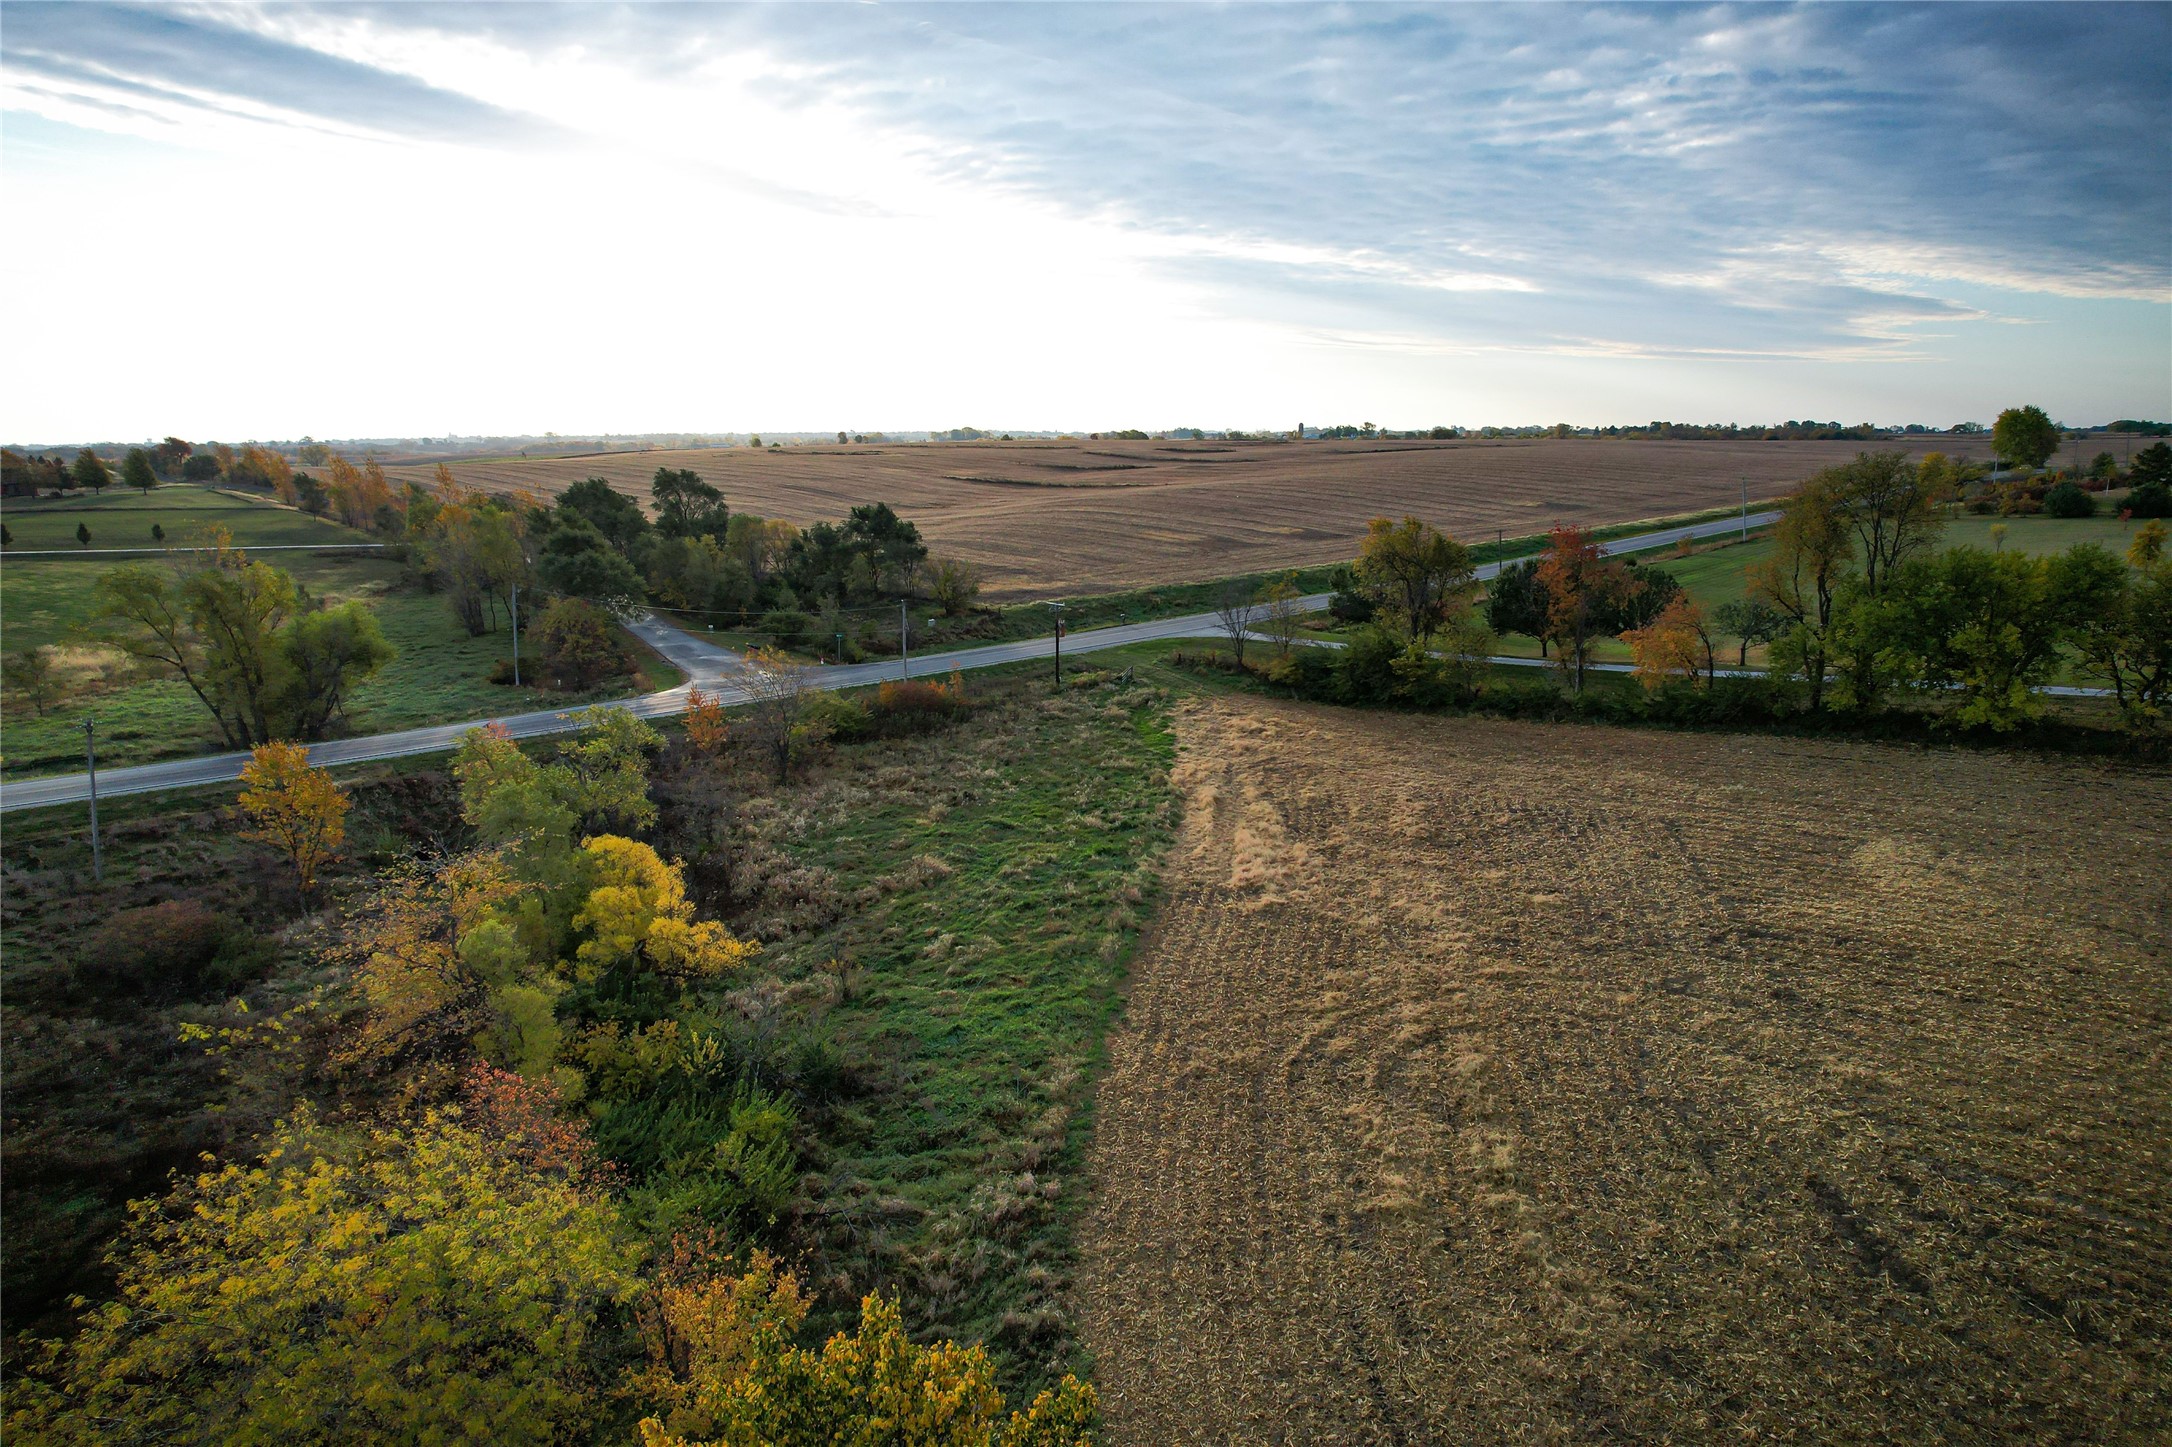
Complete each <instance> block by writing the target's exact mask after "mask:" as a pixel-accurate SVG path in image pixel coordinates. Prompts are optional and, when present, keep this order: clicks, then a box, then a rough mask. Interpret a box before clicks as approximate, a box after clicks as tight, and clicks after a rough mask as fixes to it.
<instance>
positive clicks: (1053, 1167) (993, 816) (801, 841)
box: [660, 676, 1174, 1387]
mask: <svg viewBox="0 0 2172 1447" xmlns="http://www.w3.org/2000/svg"><path fill="white" fill-rule="evenodd" d="M968 687H969V689H970V690H971V692H972V694H973V695H974V696H975V697H976V699H977V704H976V707H975V710H974V712H973V714H972V716H971V717H969V718H968V719H966V720H965V721H963V722H960V723H957V724H954V725H952V726H950V727H948V728H947V729H944V730H942V731H940V732H937V733H933V734H929V735H926V736H923V737H917V738H906V739H896V740H889V741H882V742H874V743H867V744H857V745H852V746H849V747H843V748H839V749H837V750H836V751H835V752H834V755H833V756H832V758H831V759H830V761H829V762H828V763H827V764H826V765H825V766H823V767H821V768H820V769H818V770H817V771H816V772H815V774H814V775H813V777H811V778H810V779H809V780H808V781H807V782H806V783H804V784H800V785H795V786H792V787H788V788H785V789H782V790H778V791H774V792H767V791H765V792H758V793H751V794H749V795H748V796H747V797H746V798H745V799H744V801H743V802H742V803H740V804H739V805H738V820H739V827H738V829H737V830H736V831H734V832H733V834H732V835H731V837H730V838H729V839H728V840H727V841H725V842H724V843H722V844H721V845H720V846H719V847H721V848H724V849H726V850H729V851H731V852H732V854H733V857H732V858H731V859H730V860H729V875H730V878H731V880H732V881H733V884H732V889H733V893H734V894H735V896H737V898H736V900H735V904H736V908H735V910H734V911H733V915H732V917H733V918H734V923H735V926H736V927H737V928H738V929H740V931H741V932H742V933H745V934H749V935H752V936H754V937H756V938H759V939H761V940H763V941H764V942H765V952H764V954H763V956H762V958H761V973H762V976H763V978H761V979H760V980H758V981H757V982H756V983H754V984H751V985H743V986H741V988H740V989H739V990H738V991H737V992H736V994H735V996H734V1000H733V1002H732V1006H733V1008H734V1009H736V1010H737V1011H738V1013H740V1014H741V1015H746V1014H747V1013H748V1012H750V1011H752V1012H756V1013H760V1012H764V1011H768V1010H771V1009H776V1010H777V1011H778V1016H777V1022H776V1024H775V1026H774V1028H776V1029H779V1030H800V1029H805V1030H810V1031H812V1032H814V1033H815V1034H817V1035H818V1036H819V1037H820V1038H821V1039H822V1040H823V1041H824V1042H825V1044H826V1045H827V1047H828V1048H829V1049H830V1050H832V1051H833V1052H834V1053H835V1055H836V1057H837V1058H839V1059H840V1060H842V1061H843V1062H844V1064H845V1067H846V1069H847V1071H848V1072H849V1073H850V1075H851V1077H852V1078H853V1080H854V1081H855V1082H856V1086H855V1088H854V1089H852V1090H850V1091H848V1092H847V1093H846V1094H845V1095H844V1096H843V1097H842V1098H839V1099H836V1100H834V1101H830V1102H820V1103H815V1104H813V1105H812V1106H811V1107H810V1108H808V1109H807V1120H808V1124H809V1133H810V1141H809V1146H808V1150H807V1155H806V1163H807V1166H808V1169H809V1174H808V1177H807V1180H806V1183H805V1186H804V1195H805V1198H806V1201H807V1211H806V1215H805V1217H804V1230H803V1232H802V1233H801V1243H802V1245H803V1248H804V1249H805V1250H806V1252H807V1253H808V1256H807V1260H808V1264H809V1266H810V1268H811V1271H810V1274H811V1276H812V1278H813V1280H814V1282H815V1283H816V1284H817V1285H818V1286H819V1287H820V1289H821V1293H822V1301H823V1311H822V1315H823V1317H824V1319H823V1321H822V1322H821V1323H820V1324H822V1325H824V1326H828V1325H835V1324H838V1323H840V1322H842V1321H843V1320H845V1313H846V1312H847V1311H848V1310H849V1309H850V1308H851V1307H852V1306H853V1305H854V1304H856V1303H857V1300H858V1298H859V1296H860V1295H861V1294H863V1293H865V1292H868V1291H894V1292H896V1293H897V1294H898V1295H899V1296H900V1297H901V1298H902V1299H903V1301H904V1303H905V1309H906V1311H907V1314H908V1318H909V1319H910V1320H911V1321H912V1322H913V1323H914V1325H915V1327H916V1329H918V1330H922V1331H925V1332H927V1333H934V1334H941V1335H946V1336H954V1337H957V1338H958V1339H960V1340H977V1341H981V1342H985V1343H986V1344H987V1345H988V1346H989V1348H990V1350H991V1352H992V1353H993V1354H994V1355H995V1357H996V1360H997V1362H998V1364H999V1366H1000V1367H1001V1369H1002V1371H1003V1374H1004V1376H1005V1377H1006V1378H1007V1379H1009V1381H1010V1382H1011V1383H1012V1384H1014V1385H1017V1386H1020V1387H1037V1386H1040V1385H1045V1384H1046V1383H1047V1382H1048V1381H1049V1380H1050V1379H1051V1378H1052V1377H1053V1376H1056V1375H1060V1373H1061V1372H1062V1371H1063V1370H1064V1369H1065V1368H1067V1367H1075V1366H1076V1365H1077V1363H1076V1361H1075V1359H1074V1346H1073V1342H1072V1324H1071V1320H1070V1317H1069V1314H1068V1313H1069V1308H1068V1291H1069V1282H1070V1279H1071V1275H1072V1270H1073V1266H1074V1248H1073V1244H1072V1231H1073V1226H1074V1223H1075V1220H1076V1217H1077V1214H1078V1212H1079V1210H1080V1208H1081V1206H1082V1204H1083V1199H1084V1194H1083V1185H1084V1181H1083V1177H1082V1173H1081V1163H1082V1159H1083V1157H1082V1151H1083V1147H1084V1143H1085V1139H1086V1135H1087V1133H1088V1129H1089V1123H1090V1120H1091V1109H1092V1091H1093V1082H1094V1080H1095V1079H1096V1077H1097V1075H1098V1072H1099V1069H1100V1065H1101V1061H1102V1041H1103V1035H1104V1032H1105V1030H1106V1028H1107V1026H1108V1023H1109V1021H1110V1019H1111V1018H1112V1016H1113V1015H1114V1013H1115V1011H1116V1010H1117V1008H1118V1005H1119V999H1120V991H1121V986H1122V982H1123V979H1124V973H1125V969H1126V966H1127V963H1128V961H1129V959H1130V956H1131V953H1132V950H1133V948H1134V947H1135V944H1136V942H1137V939H1138V936H1139V932H1140V930H1141V928H1142V926H1143V923H1144V920H1145V919H1146V917H1147V915H1148V913H1149V912H1150V910H1151V908H1152V905H1153V899H1154V894H1155V890H1156V882H1155V881H1156V874H1155V864H1156V861H1157V860H1158V858H1159V855H1160V853H1161V851H1162V849H1163V848H1164V846H1165V845H1166V843H1167V840H1168V837H1169V833H1170V829H1171V826H1172V817H1173V814H1172V803H1171V799H1170V795H1169V792H1168V785H1167V778H1168V771H1169V767H1170V763H1171V760H1172V756H1173V750H1174V745H1173V741H1172V735H1171V732H1170V722H1169V716H1168V711H1167V703H1166V696H1165V695H1164V694H1163V693H1161V692H1160V691H1158V690H1154V689H1147V688H1139V687H1132V688H1127V689H1117V688H1115V687H1113V686H1110V685H1106V684H1104V685H1101V686H1090V687H1085V688H1071V689H1067V690H1066V691H1065V692H1064V693H1063V694H1062V695H1061V696H1052V695H1050V694H1048V693H1046V692H1045V691H1044V690H1043V689H1041V688H1040V687H1039V686H1038V681H1037V680H1034V681H1031V682H1029V681H1028V680H1027V679H1024V678H1020V677H1017V676H1011V677H1003V678H993V679H991V678H987V677H985V676H982V677H975V678H973V679H972V680H971V682H970V683H969V685H968ZM660 793H661V795H662V797H664V798H665V800H666V805H667V808H666V821H667V826H668V823H669V820H670V817H671V814H672V812H673V811H672V809H671V807H670V801H671V797H672V790H671V788H670V787H669V786H666V787H665V788H663V789H662V790H661V791H660ZM689 842H691V841H689ZM682 852H690V851H682ZM716 863H717V861H716V860H714V859H711V860H710V861H709V864H710V865H711V866H714V865H715V864H716ZM690 869H691V871H692V873H693V875H694V877H696V878H700V877H704V870H703V867H702V864H701V862H700V861H699V860H693V861H690ZM710 873H712V874H713V869H712V870H711V871H710ZM778 1002H782V1003H781V1004H780V1003H778ZM764 1028H769V1027H764Z"/></svg>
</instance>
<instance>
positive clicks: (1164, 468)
mask: <svg viewBox="0 0 2172 1447" xmlns="http://www.w3.org/2000/svg"><path fill="white" fill-rule="evenodd" d="M1869 445H1871V444H1867V443H1861V442H1781V441H1774V442H1632V441H1620V440H1616V439H1601V438H1569V439H1560V440H1556V439H1489V438H1465V439H1461V440H1458V441H1451V442H1408V441H1396V442H1362V441H1335V442H1303V443H1293V442H1160V441H1149V442H1136V441H1132V442H1113V441H1112V442H1095V441H1082V442H1069V441H1050V442H1017V443H1003V442H962V443H888V444H885V443H869V444H866V445H852V446H835V447H832V446H822V447H785V448H778V449H776V450H775V451H770V450H766V449H764V450H756V449H753V448H746V447H733V448H722V449H708V450H703V451H695V452H622V453H605V454H600V455H595V456H587V457H557V458H508V459H503V460H499V461H489V462H469V463H462V462H454V463H453V464H451V468H452V472H453V475H454V476H455V477H456V478H458V479H459V480H460V481H461V482H462V483H465V484H467V485H469V486H472V487H481V488H486V489H488V490H491V491H494V492H509V491H518V490H526V491H529V492H534V493H537V494H539V495H542V496H545V497H555V496H557V495H558V494H559V493H561V492H563V491H565V490H566V489H567V488H568V487H570V486H572V485H573V484H574V483H576V482H579V481H580V480H581V479H583V478H586V477H591V476H593V477H602V478H604V479H606V480H608V481H609V482H610V483H611V485H612V486H613V487H615V488H617V489H618V490H619V491H621V492H624V493H625V494H627V495H628V496H629V497H635V498H639V499H640V500H641V501H642V502H644V503H646V502H647V501H648V500H649V480H650V479H651V478H652V477H654V476H655V474H656V469H657V468H659V467H672V468H682V467H683V468H691V469H693V470H694V471H695V472H698V473H700V474H701V476H702V477H703V478H704V479H705V480H706V481H708V482H711V483H713V484H715V485H716V486H717V487H719V488H721V489H722V490H723V492H724V496H725V498H726V500H728V501H729V502H730V503H731V505H732V506H733V507H734V508H736V509H739V510H741V511H745V512H753V513H759V514H761V515H762V516H764V517H778V518H783V519H785V520H786V521H788V522H793V523H797V524H799V525H801V526H805V525H806V524H808V523H811V522H815V521H817V520H819V519H822V518H837V517H842V516H844V514H845V513H846V511H847V510H849V509H850V508H852V507H853V506H854V505H856V504H859V503H866V502H887V503H889V504H890V505H891V506H892V507H894V508H896V509H897V510H898V511H899V512H900V513H902V514H903V515H905V516H906V517H908V518H911V519H912V520H913V521H914V522H916V523H918V524H919V526H920V529H921V532H922V533H923V535H925V536H926V538H927V539H928V541H929V542H930V544H931V545H932V546H933V547H934V548H935V550H936V551H937V552H940V553H955V554H957V555H959V556H961V557H965V558H969V559H971V560H972V561H973V562H975V563H977V564H979V565H980V567H981V570H982V572H983V573H984V575H985V576H986V579H987V590H986V593H985V595H984V596H985V597H986V598H988V599H989V600H991V601H995V600H1012V599H1017V598H1025V597H1035V596H1051V597H1052V596H1056V595H1059V594H1080V593H1104V592H1116V591H1120V590H1122V589H1125V588H1135V587H1147V586H1151V585H1153V584H1157V583H1182V582H1192V581H1196V580H1199V579H1202V578H1215V577H1222V576H1226V575H1228V574H1231V573H1245V572H1255V571H1259V570H1262V569H1267V568H1282V567H1305V566H1310V565H1312V564H1315V563H1337V562H1341V561H1343V560H1345V559H1347V558H1352V557H1355V556H1356V555H1357V547H1358V539H1359V538H1360V537H1362V536H1363V535H1364V533H1365V523H1366V520H1367V519H1369V518H1372V517H1376V516H1380V515H1382V514H1387V515H1393V516H1400V515H1402V514H1404V513H1406V512H1408V513H1417V514H1419V515H1421V516H1423V517H1424V518H1425V519H1426V520H1427V521H1429V522H1431V523H1433V524H1434V525H1435V526H1436V527H1442V528H1446V529H1448V530H1449V531H1451V532H1454V533H1457V534H1459V535H1461V536H1463V537H1466V538H1471V539H1476V538H1480V537H1487V536H1491V535H1492V534H1493V533H1494V531H1495V530H1496V529H1500V530H1502V531H1505V532H1507V533H1509V534H1510V535H1516V534H1524V533H1533V532H1544V531H1545V530H1546V529H1547V528H1548V527H1550V526H1551V525H1553V524H1554V523H1557V522H1573V523H1578V524H1582V525H1585V526H1593V527H1596V526H1602V525H1605V524H1608V523H1619V522H1633V521H1637V520H1640V519H1643V518H1650V517H1659V516H1663V515H1667V514H1672V513H1681V512H1690V511H1695V510H1697V509H1701V508H1710V507H1728V506H1732V505H1734V504H1735V503H1736V502H1737V500H1738V499H1739V498H1740V497H1741V495H1742V491H1743V485H1744V483H1745V482H1747V484H1748V491H1749V495H1750V496H1751V497H1752V498H1763V497H1771V496H1773V495H1775V494H1777V493H1780V492H1783V491H1785V490H1786V489H1787V488H1789V487H1791V486H1793V485H1794V484H1795V483H1797V482H1800V481H1801V480H1802V479H1803V478H1805V477H1808V476H1809V475H1810V474H1811V473H1813V472H1815V471H1817V470H1818V469H1819V468H1821V467H1825V466H1828V465H1830V464H1832V463H1835V462H1843V461H1846V460H1847V459H1848V458H1850V457H1853V456H1854V455H1855V454H1856V453H1857V452H1859V451H1861V450H1862V449H1863V448H1864V447H1866V446H1869ZM1891 445H1896V446H1906V447H1908V448H1909V449H1910V450H1912V451H1916V452H1923V451H1928V450H1932V449H1943V450H1944V451H1945V452H1947V453H1948V454H1950V455H1956V456H1977V457H1981V456H1984V455H1986V448H1987V444H1986V443H1985V442H1984V441H1983V440H1982V439H1978V438H1968V437H1912V438H1908V439H1905V440H1903V439H1894V441H1893V443H1892V444H1891ZM385 472H386V475H387V476H388V477H390V478H391V479H392V481H393V483H394V484H395V485H397V484H399V483H402V482H417V483H428V482H429V481H430V480H431V478H432V477H433V476H434V474H435V468H434V467H432V466H429V465H425V464H420V463H408V464H401V465H396V466H391V467H387V468H386V469H385Z"/></svg>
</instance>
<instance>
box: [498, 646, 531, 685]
mask: <svg viewBox="0 0 2172 1447" xmlns="http://www.w3.org/2000/svg"><path fill="white" fill-rule="evenodd" d="M490 681H491V682H492V683H500V684H510V683H512V681H513V660H512V659H510V658H501V659H499V660H498V661H497V662H496V663H493V664H491V665H490ZM520 681H521V682H522V683H524V684H530V685H534V684H539V683H541V682H542V681H543V660H542V659H540V658H537V657H536V656H535V655H533V654H530V653H523V654H522V655H521V656H520Z"/></svg>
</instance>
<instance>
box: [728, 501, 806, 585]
mask: <svg viewBox="0 0 2172 1447" xmlns="http://www.w3.org/2000/svg"><path fill="white" fill-rule="evenodd" d="M798 539H799V529H798V528H796V527H794V526H792V524H790V523H788V522H785V521H784V520H782V519H781V518H762V517H756V516H754V515H753V514H752V513H743V512H735V513H733V514H732V517H731V522H730V524H729V525H728V526H727V527H726V529H725V533H724V551H725V552H726V553H727V554H728V555H729V556H730V557H732V558H733V559H735V560H737V562H738V563H739V565H740V567H742V568H744V569H745V570H746V574H747V579H748V581H749V582H750V583H752V584H753V586H754V587H755V589H756V590H757V591H759V590H760V589H763V588H766V587H768V586H769V582H770V580H771V579H772V578H774V577H775V576H776V575H777V574H778V573H779V572H780V571H781V570H782V569H783V568H784V566H785V564H786V562H787V560H789V559H790V557H791V556H792V547H793V544H794V543H795V542H797V541H798Z"/></svg>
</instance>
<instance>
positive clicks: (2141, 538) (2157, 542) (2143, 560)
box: [2127, 518, 2167, 568]
mask: <svg viewBox="0 0 2172 1447" xmlns="http://www.w3.org/2000/svg"><path fill="white" fill-rule="evenodd" d="M2166 532H2167V529H2166V528H2165V525H2164V522H2163V520H2161V519H2159V518H2151V519H2150V520H2149V521H2148V522H2146V523H2143V524H2142V525H2141V526H2140V527H2139V528H2136V529H2135V530H2134V537H2133V539H2132V540H2131V541H2129V542H2128V544H2127V561H2128V562H2129V563H2131V564H2132V565H2134V566H2135V567H2137V568H2147V567H2149V566H2150V565H2151V564H2153V563H2155V562H2157V561H2158V560H2159V559H2160V558H2162V557H2163V556H2164V554H2165V536H2166Z"/></svg>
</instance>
